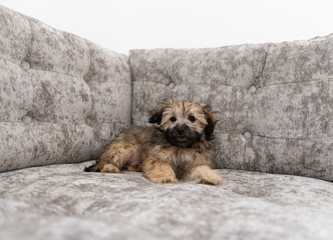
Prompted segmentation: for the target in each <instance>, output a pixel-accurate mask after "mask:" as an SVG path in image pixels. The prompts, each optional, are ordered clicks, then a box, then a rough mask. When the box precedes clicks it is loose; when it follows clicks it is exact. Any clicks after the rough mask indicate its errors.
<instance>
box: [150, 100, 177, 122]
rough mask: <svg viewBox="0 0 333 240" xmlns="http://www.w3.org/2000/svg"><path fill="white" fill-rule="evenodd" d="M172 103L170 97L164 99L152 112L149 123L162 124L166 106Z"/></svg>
mask: <svg viewBox="0 0 333 240" xmlns="http://www.w3.org/2000/svg"><path fill="white" fill-rule="evenodd" d="M171 104H172V101H171V100H170V99H165V100H163V101H162V102H161V103H160V104H159V106H158V108H157V109H154V110H152V111H151V112H150V117H149V120H148V122H149V123H157V124H160V123H161V121H162V115H163V111H164V109H165V108H166V107H168V106H170V105H171Z"/></svg>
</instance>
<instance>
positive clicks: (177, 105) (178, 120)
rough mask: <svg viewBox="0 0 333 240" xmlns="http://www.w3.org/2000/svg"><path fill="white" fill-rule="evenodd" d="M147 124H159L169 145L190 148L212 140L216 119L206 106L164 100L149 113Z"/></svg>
mask: <svg viewBox="0 0 333 240" xmlns="http://www.w3.org/2000/svg"><path fill="white" fill-rule="evenodd" d="M149 122H150V123H157V124H159V125H160V130H161V131H163V132H164V134H165V135H166V138H167V139H168V141H169V142H170V143H171V144H173V145H176V146H181V147H191V146H192V145H193V144H194V143H195V142H199V141H204V140H207V141H209V140H211V139H212V134H213V131H214V126H215V123H216V119H215V113H214V112H212V111H211V110H210V108H209V106H208V105H206V104H203V103H193V102H183V101H181V102H173V101H171V100H165V101H163V102H162V103H160V105H159V107H158V108H157V109H155V110H153V111H151V116H150V118H149Z"/></svg>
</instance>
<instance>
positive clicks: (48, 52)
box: [0, 6, 131, 172]
mask: <svg viewBox="0 0 333 240" xmlns="http://www.w3.org/2000/svg"><path fill="white" fill-rule="evenodd" d="M0 26H1V28H0V172H1V171H7V170H14V169H18V168H24V167H30V166H37V165H49V164H54V163H69V162H82V161H85V160H90V159H96V158H98V156H99V155H100V154H101V153H102V151H103V150H104V148H105V147H106V145H107V144H108V143H109V141H110V139H111V138H112V137H114V136H115V135H116V134H118V133H119V131H120V130H121V129H123V128H125V127H128V126H129V125H130V122H131V74H130V68H129V64H128V57H127V56H125V55H122V54H118V53H115V52H111V51H108V50H106V49H103V48H101V47H99V46H97V45H95V44H93V43H91V42H89V41H87V40H85V39H83V38H80V37H77V36H74V35H72V34H69V33H66V32H62V31H58V30H55V29H54V28H51V27H49V26H47V25H45V24H43V23H41V22H39V21H37V20H35V19H32V18H29V17H26V16H23V15H21V14H19V13H16V12H14V11H12V10H9V9H7V8H5V7H2V6H0Z"/></svg>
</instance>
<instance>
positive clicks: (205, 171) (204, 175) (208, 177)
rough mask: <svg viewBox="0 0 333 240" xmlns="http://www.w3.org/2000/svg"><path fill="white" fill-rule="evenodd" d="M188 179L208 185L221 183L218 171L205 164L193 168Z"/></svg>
mask: <svg viewBox="0 0 333 240" xmlns="http://www.w3.org/2000/svg"><path fill="white" fill-rule="evenodd" d="M189 180H195V182H196V183H203V184H210V185H221V184H222V178H221V176H220V173H219V172H218V171H216V170H213V169H211V168H209V167H207V166H198V167H196V168H194V169H193V170H192V172H191V174H190V176H189Z"/></svg>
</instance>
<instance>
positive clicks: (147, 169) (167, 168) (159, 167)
mask: <svg viewBox="0 0 333 240" xmlns="http://www.w3.org/2000/svg"><path fill="white" fill-rule="evenodd" d="M142 171H143V172H144V175H145V177H146V178H147V179H148V180H150V181H152V182H154V183H178V182H179V181H178V180H177V178H176V174H175V172H174V171H173V169H172V167H171V165H170V164H169V163H166V162H161V161H156V160H146V161H144V162H143V164H142Z"/></svg>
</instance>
